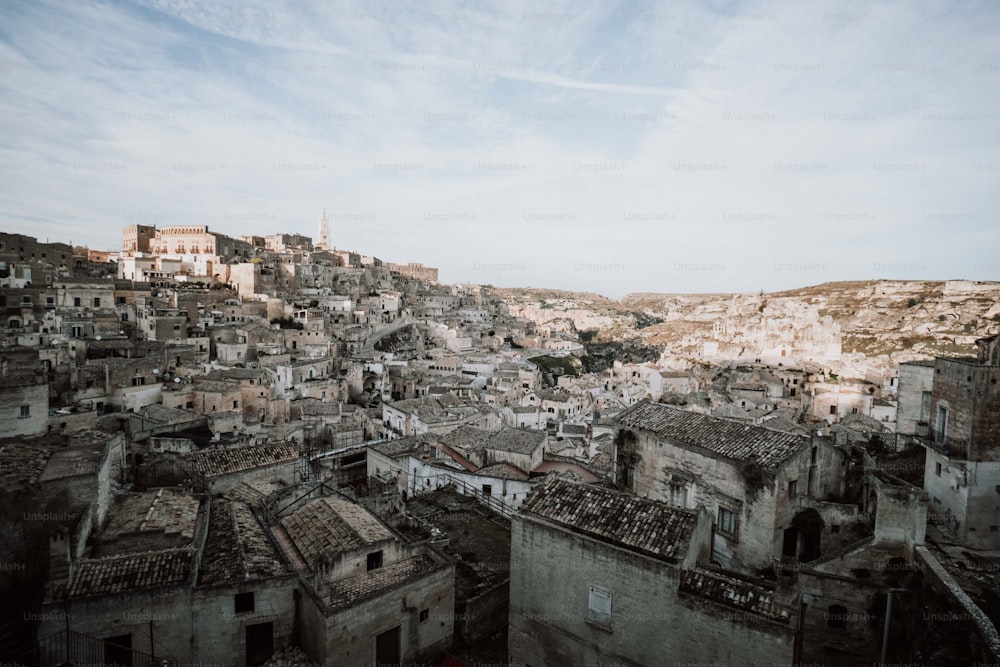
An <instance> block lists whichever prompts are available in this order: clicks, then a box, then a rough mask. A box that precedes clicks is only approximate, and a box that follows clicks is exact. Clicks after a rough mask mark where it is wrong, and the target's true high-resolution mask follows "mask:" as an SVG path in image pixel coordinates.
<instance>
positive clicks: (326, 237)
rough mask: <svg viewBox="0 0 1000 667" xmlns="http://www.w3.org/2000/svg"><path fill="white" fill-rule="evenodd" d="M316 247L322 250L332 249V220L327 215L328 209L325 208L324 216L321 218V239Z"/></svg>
mask: <svg viewBox="0 0 1000 667" xmlns="http://www.w3.org/2000/svg"><path fill="white" fill-rule="evenodd" d="M316 247H317V248H319V249H321V250H329V249H330V220H329V219H328V218H327V217H326V209H325V208H324V209H323V217H322V218H320V219H319V240H318V241H317V242H316Z"/></svg>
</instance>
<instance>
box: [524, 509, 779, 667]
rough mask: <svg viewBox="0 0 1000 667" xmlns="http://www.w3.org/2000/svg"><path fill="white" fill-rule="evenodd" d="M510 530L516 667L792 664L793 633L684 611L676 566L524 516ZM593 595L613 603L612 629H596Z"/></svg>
mask: <svg viewBox="0 0 1000 667" xmlns="http://www.w3.org/2000/svg"><path fill="white" fill-rule="evenodd" d="M511 528H512V530H511V580H510V628H509V637H508V642H509V651H510V661H511V663H513V664H528V665H582V664H583V665H585V664H591V665H597V664H603V665H606V664H616V663H617V664H623V665H669V664H676V663H678V662H682V663H701V664H725V665H769V664H779V663H783V664H790V663H791V662H792V657H793V646H794V631H793V629H792V628H791V627H784V628H778V627H767V628H764V627H754V625H753V624H752V623H747V622H744V621H745V620H746V619H744V618H742V617H741V615H740V614H734V613H732V612H731V611H729V612H727V611H726V610H725V609H723V608H721V607H717V606H715V605H714V604H705V605H700V604H699V605H693V604H686V603H684V602H682V601H681V600H680V597H679V593H678V591H677V589H678V585H679V577H680V572H679V570H678V569H676V568H674V567H673V566H670V565H668V564H666V563H663V562H661V561H658V560H655V559H652V558H648V557H645V556H642V555H640V554H635V553H632V552H630V551H626V550H622V549H620V548H617V547H614V546H612V545H607V544H604V543H600V542H596V541H594V540H591V539H588V538H586V537H584V536H581V535H578V534H576V533H572V532H570V531H567V530H564V529H561V528H557V527H555V526H552V525H549V524H542V523H540V522H538V521H535V520H531V519H525V518H523V517H515V519H514V520H513V522H512V526H511ZM592 586H594V587H598V588H600V589H603V590H604V591H607V592H610V594H611V596H612V599H611V620H610V625H608V626H604V625H600V624H597V623H593V622H591V621H588V618H587V616H588V605H589V596H590V588H591V587H592ZM771 625H774V624H771Z"/></svg>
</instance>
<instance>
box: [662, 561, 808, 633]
mask: <svg viewBox="0 0 1000 667" xmlns="http://www.w3.org/2000/svg"><path fill="white" fill-rule="evenodd" d="M680 590H681V591H683V592H685V593H691V594H692V595H697V596H699V597H703V598H706V599H709V600H712V601H714V602H717V603H719V604H723V605H726V606H727V607H733V608H735V609H741V610H743V611H745V612H750V613H753V614H757V615H760V616H761V617H763V618H766V619H769V620H772V621H777V622H779V623H788V621H789V619H790V617H791V614H790V613H789V611H788V609H786V608H784V607H782V606H779V605H777V604H775V601H774V591H773V590H769V589H767V588H765V587H763V586H757V585H755V584H752V583H750V582H748V581H742V580H740V579H735V578H733V577H727V576H725V575H723V574H721V573H718V572H710V571H708V570H702V569H700V568H695V569H693V570H685V571H684V572H681V581H680Z"/></svg>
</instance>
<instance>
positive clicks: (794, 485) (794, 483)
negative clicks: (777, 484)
mask: <svg viewBox="0 0 1000 667" xmlns="http://www.w3.org/2000/svg"><path fill="white" fill-rule="evenodd" d="M798 486H799V481H798V480H797V479H793V480H791V481H790V482H788V497H789V498H794V497H795V491H796V490H797V489H798Z"/></svg>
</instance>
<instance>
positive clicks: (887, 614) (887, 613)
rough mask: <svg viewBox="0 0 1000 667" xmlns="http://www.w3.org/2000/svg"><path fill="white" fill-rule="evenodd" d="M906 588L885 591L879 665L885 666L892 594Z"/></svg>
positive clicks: (903, 590) (880, 666)
mask: <svg viewBox="0 0 1000 667" xmlns="http://www.w3.org/2000/svg"><path fill="white" fill-rule="evenodd" d="M908 590H910V589H908V588H890V589H889V590H887V591H886V596H887V597H886V601H885V624H884V626H883V628H882V657H881V658H880V659H879V663H878V664H879V667H885V654H886V651H888V649H889V617H890V616H891V615H892V594H893V593H902V592H905V591H908Z"/></svg>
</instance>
